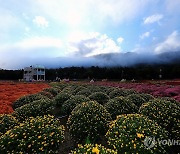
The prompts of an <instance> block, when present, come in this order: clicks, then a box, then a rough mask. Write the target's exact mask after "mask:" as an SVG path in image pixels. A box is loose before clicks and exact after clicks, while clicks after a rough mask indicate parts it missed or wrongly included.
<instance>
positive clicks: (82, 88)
mask: <svg viewBox="0 0 180 154" xmlns="http://www.w3.org/2000/svg"><path fill="white" fill-rule="evenodd" d="M86 89H87V88H85V87H84V86H77V87H76V88H75V89H74V91H73V94H74V95H76V94H77V93H78V92H80V91H82V90H86Z"/></svg>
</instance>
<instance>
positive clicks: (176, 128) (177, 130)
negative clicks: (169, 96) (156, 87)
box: [139, 99, 180, 139]
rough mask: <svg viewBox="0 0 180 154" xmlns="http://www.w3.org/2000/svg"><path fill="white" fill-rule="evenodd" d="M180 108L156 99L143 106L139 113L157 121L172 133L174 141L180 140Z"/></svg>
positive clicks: (174, 104)
mask: <svg viewBox="0 0 180 154" xmlns="http://www.w3.org/2000/svg"><path fill="white" fill-rule="evenodd" d="M179 111H180V106H179V105H177V104H176V103H173V102H170V101H166V100H163V99H154V100H151V101H149V102H148V103H145V104H143V105H142V106H141V108H140V110H139V112H140V113H141V114H143V115H146V116H148V118H149V119H152V120H155V121H156V122H157V123H158V124H159V125H161V126H162V127H164V128H165V129H166V130H168V132H169V133H170V137H171V138H173V139H180V118H179V117H180V112H179Z"/></svg>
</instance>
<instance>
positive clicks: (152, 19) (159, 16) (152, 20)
mask: <svg viewBox="0 0 180 154" xmlns="http://www.w3.org/2000/svg"><path fill="white" fill-rule="evenodd" d="M162 18H163V15H162V14H154V15H152V16H149V17H147V18H145V19H144V24H152V23H155V22H158V21H160V20H161V19H162Z"/></svg>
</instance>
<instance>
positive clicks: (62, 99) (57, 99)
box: [54, 92, 72, 107]
mask: <svg viewBox="0 0 180 154" xmlns="http://www.w3.org/2000/svg"><path fill="white" fill-rule="evenodd" d="M71 96H72V95H71V94H69V93H63V92H61V93H59V94H58V95H57V96H56V97H55V98H54V102H55V104H56V106H57V107H61V106H62V104H63V103H64V102H65V101H67V100H68V99H69V98H70V97H71Z"/></svg>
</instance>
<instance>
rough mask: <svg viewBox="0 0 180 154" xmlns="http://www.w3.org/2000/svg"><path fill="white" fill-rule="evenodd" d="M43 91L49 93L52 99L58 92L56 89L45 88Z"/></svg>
mask: <svg viewBox="0 0 180 154" xmlns="http://www.w3.org/2000/svg"><path fill="white" fill-rule="evenodd" d="M43 91H47V92H49V93H51V94H52V95H53V96H54V97H55V96H56V95H57V94H58V93H59V90H58V89H56V88H46V89H44V90H43Z"/></svg>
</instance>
